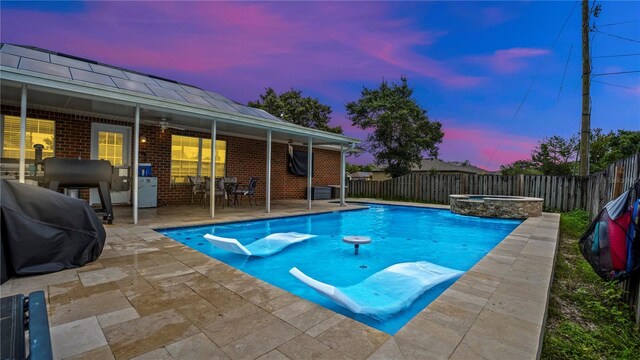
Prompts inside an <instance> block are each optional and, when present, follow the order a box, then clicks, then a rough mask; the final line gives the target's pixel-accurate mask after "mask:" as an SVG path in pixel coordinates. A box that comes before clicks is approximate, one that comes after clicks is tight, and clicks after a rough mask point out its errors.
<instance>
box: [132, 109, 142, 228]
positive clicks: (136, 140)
mask: <svg viewBox="0 0 640 360" xmlns="http://www.w3.org/2000/svg"><path fill="white" fill-rule="evenodd" d="M139 153H140V104H136V115H135V125H134V128H133V169H132V171H133V185H132V190H133V192H132V196H131V197H132V199H133V223H134V224H137V223H138V166H139V164H140V159H139V156H138V155H139Z"/></svg>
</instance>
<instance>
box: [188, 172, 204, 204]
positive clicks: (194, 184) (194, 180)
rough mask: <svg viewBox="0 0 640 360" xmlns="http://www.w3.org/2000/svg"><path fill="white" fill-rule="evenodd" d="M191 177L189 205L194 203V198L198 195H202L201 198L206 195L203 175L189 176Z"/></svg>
mask: <svg viewBox="0 0 640 360" xmlns="http://www.w3.org/2000/svg"><path fill="white" fill-rule="evenodd" d="M187 179H189V184H190V185H191V200H189V205H191V204H193V198H194V197H195V196H197V195H201V197H200V200H202V198H203V197H204V195H205V189H204V187H203V186H202V185H203V184H202V176H187Z"/></svg>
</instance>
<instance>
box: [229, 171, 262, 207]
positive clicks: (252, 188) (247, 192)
mask: <svg viewBox="0 0 640 360" xmlns="http://www.w3.org/2000/svg"><path fill="white" fill-rule="evenodd" d="M257 184H258V178H256V177H251V178H249V184H248V185H247V187H245V188H242V189H237V190H236V191H235V192H234V195H235V196H238V195H240V196H241V197H240V205H242V196H246V197H247V199H248V200H249V206H252V205H251V199H253V203H254V205H256V206H258V203H257V202H256V185H257Z"/></svg>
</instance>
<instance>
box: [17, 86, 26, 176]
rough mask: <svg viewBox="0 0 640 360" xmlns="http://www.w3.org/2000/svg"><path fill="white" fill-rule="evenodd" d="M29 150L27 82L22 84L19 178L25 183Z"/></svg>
mask: <svg viewBox="0 0 640 360" xmlns="http://www.w3.org/2000/svg"><path fill="white" fill-rule="evenodd" d="M26 151H27V84H22V96H21V97H20V165H19V168H18V171H19V173H18V174H19V175H18V180H19V181H20V182H21V183H23V184H24V167H25V156H26V155H25V153H26Z"/></svg>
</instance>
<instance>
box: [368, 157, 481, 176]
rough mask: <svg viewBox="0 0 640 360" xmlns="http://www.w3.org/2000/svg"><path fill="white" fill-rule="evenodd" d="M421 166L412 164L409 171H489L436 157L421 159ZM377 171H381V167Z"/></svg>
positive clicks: (478, 172)
mask: <svg viewBox="0 0 640 360" xmlns="http://www.w3.org/2000/svg"><path fill="white" fill-rule="evenodd" d="M420 164H421V166H420V167H418V166H413V167H412V168H411V171H418V172H432V171H433V172H439V173H468V174H489V173H491V172H490V171H487V170H484V169H481V168H479V167H477V166H473V165H471V164H469V165H456V164H452V163H448V162H446V161H442V160H438V159H422V161H421V162H420ZM377 171H383V170H382V169H380V170H377Z"/></svg>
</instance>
